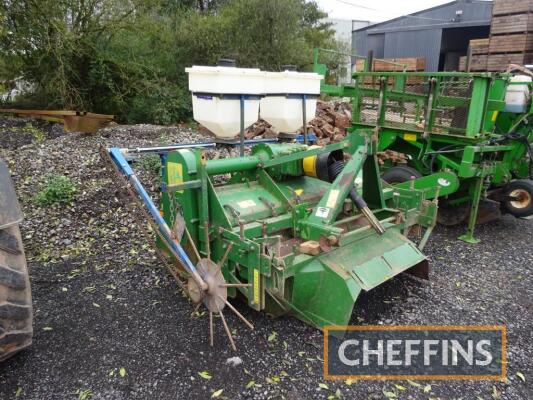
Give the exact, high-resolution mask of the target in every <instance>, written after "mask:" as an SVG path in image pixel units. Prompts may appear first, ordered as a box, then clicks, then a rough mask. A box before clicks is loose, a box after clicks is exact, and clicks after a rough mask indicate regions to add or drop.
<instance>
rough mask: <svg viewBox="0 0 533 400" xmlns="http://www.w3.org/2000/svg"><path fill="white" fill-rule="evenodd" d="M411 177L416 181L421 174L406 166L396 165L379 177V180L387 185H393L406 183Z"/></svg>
mask: <svg viewBox="0 0 533 400" xmlns="http://www.w3.org/2000/svg"><path fill="white" fill-rule="evenodd" d="M413 176H414V177H415V179H417V178H421V177H422V174H421V173H420V172H418V171H417V170H416V169H414V168H412V167H409V166H407V165H397V166H395V167H392V168H389V169H388V170H386V171H385V172H384V173H383V175H381V179H383V180H384V181H385V182H387V183H390V184H391V185H394V184H396V183H403V182H407V181H409V180H410V179H411V177H413Z"/></svg>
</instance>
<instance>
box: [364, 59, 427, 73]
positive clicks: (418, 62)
mask: <svg viewBox="0 0 533 400" xmlns="http://www.w3.org/2000/svg"><path fill="white" fill-rule="evenodd" d="M355 67H356V71H364V69H365V60H357V62H356V63H355ZM425 69H426V59H425V57H408V58H386V59H375V60H373V62H372V71H380V72H401V71H404V70H405V71H409V72H416V71H425Z"/></svg>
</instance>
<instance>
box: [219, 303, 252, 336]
mask: <svg viewBox="0 0 533 400" xmlns="http://www.w3.org/2000/svg"><path fill="white" fill-rule="evenodd" d="M218 297H219V298H220V299H221V300H224V303H226V305H227V306H228V307H229V308H230V310H231V311H233V312H234V313H235V315H237V317H239V318H240V319H241V321H242V322H244V323H245V324H246V325H247V326H248V328H250V329H251V330H254V326H253V325H252V324H251V323H250V321H248V320H247V319H246V318H244V316H243V315H242V314H241V313H240V312H239V311H237V309H236V308H235V307H233V306H232V305H231V303H230V302H229V301H227V300H226V299H224V298H223V297H221V296H218Z"/></svg>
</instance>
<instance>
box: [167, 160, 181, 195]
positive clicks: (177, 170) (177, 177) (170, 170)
mask: <svg viewBox="0 0 533 400" xmlns="http://www.w3.org/2000/svg"><path fill="white" fill-rule="evenodd" d="M167 176H168V184H169V185H179V184H181V183H183V165H181V164H180V163H176V162H170V161H169V162H168V163H167ZM178 193H183V190H178Z"/></svg>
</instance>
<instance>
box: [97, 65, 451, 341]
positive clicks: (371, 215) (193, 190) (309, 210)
mask: <svg viewBox="0 0 533 400" xmlns="http://www.w3.org/2000/svg"><path fill="white" fill-rule="evenodd" d="M187 71H188V72H189V78H190V79H189V86H190V88H191V90H192V91H193V104H194V107H195V110H194V114H195V118H196V119H197V120H201V121H202V123H204V124H207V125H209V126H210V129H212V130H213V131H214V133H215V135H216V136H217V137H218V139H223V141H224V143H228V137H230V136H235V135H236V134H237V133H239V131H240V133H241V135H240V137H241V141H240V145H241V156H240V157H235V158H219V159H212V160H207V158H206V152H205V149H204V147H206V146H207V145H206V144H205V143H203V144H194V145H190V146H188V145H185V144H178V145H174V146H165V147H159V148H151V149H150V148H143V149H118V148H111V149H107V150H106V149H104V151H103V155H104V157H105V158H106V159H107V160H108V161H109V162H110V165H111V166H112V168H113V169H115V170H116V171H117V173H118V176H119V177H122V178H126V179H125V180H126V182H125V184H126V185H127V187H128V190H129V192H130V193H131V194H132V195H133V197H134V198H135V199H136V201H137V202H139V200H142V203H143V208H144V210H145V213H144V214H145V216H147V217H148V219H149V220H150V221H151V223H152V226H153V228H154V231H155V232H156V233H157V236H158V240H157V246H158V248H159V249H160V250H161V253H163V254H165V255H166V256H168V257H167V258H169V259H170V260H171V261H173V263H174V264H175V265H177V266H178V269H177V270H175V269H172V270H171V271H172V272H173V274H174V276H175V277H176V279H178V281H179V282H182V283H183V287H184V289H185V291H186V292H187V293H188V295H189V297H190V298H191V300H192V302H193V303H194V304H195V305H196V307H200V306H201V305H202V304H203V305H204V306H205V307H206V308H207V310H208V311H209V321H210V324H209V327H210V328H209V331H210V342H211V344H213V313H219V314H220V317H221V321H222V323H223V325H224V328H225V331H226V334H227V335H228V338H229V341H230V344H231V346H232V347H233V348H235V344H234V342H233V337H232V335H231V331H230V329H229V327H228V325H227V322H226V319H225V318H224V313H223V310H224V309H225V308H226V307H227V308H229V309H230V310H232V311H233V312H234V313H235V314H236V315H237V316H238V317H239V318H240V319H241V320H242V321H243V322H244V323H245V324H246V325H248V326H249V327H250V328H252V327H253V326H252V324H251V323H250V322H248V321H247V320H246V319H245V318H244V317H243V316H242V315H241V314H240V313H239V312H238V311H237V310H236V309H235V308H234V307H233V306H232V305H231V304H230V303H229V301H228V298H235V297H240V298H241V299H242V300H243V301H244V302H246V304H248V306H249V307H251V308H252V309H254V310H257V311H266V312H268V313H269V314H271V315H273V316H280V315H285V314H290V315H294V316H296V317H297V318H299V319H301V320H302V321H305V322H306V323H308V324H311V325H312V326H315V327H318V328H322V327H324V326H326V325H346V324H348V323H349V321H350V317H351V314H352V310H353V307H354V304H355V302H356V300H357V298H358V296H359V295H360V293H361V292H362V291H368V290H371V289H373V288H375V287H376V286H378V285H380V284H382V283H383V282H385V281H388V280H389V279H392V278H393V277H394V276H396V275H398V274H400V273H402V272H407V273H410V274H413V275H415V276H417V277H419V278H426V279H427V278H428V263H427V260H426V257H425V256H424V255H423V254H422V249H423V247H424V245H425V243H426V242H427V240H428V238H429V236H430V234H431V231H432V229H433V227H434V225H435V221H436V217H437V208H438V204H437V198H438V197H439V195H448V194H450V193H452V191H453V190H455V189H456V188H457V186H458V185H459V181H458V179H457V177H456V175H455V174H453V173H449V172H447V171H442V172H440V173H438V174H436V175H433V176H431V177H421V178H419V179H414V180H411V181H410V182H409V183H408V184H407V185H406V186H405V187H392V186H391V185H387V186H386V187H385V186H383V185H382V181H381V178H380V175H379V167H378V160H377V151H378V142H377V136H376V135H375V131H373V130H372V129H368V128H361V129H352V130H351V132H350V133H349V134H348V136H347V137H346V138H345V139H344V140H343V141H341V142H339V143H335V144H331V145H328V146H325V147H319V146H310V145H308V144H307V142H308V141H309V140H310V136H311V135H307V132H306V130H305V129H304V134H303V135H302V136H303V137H302V138H301V140H303V142H304V143H301V141H299V140H298V137H297V136H296V135H294V134H291V133H290V132H287V131H296V130H297V129H298V128H299V127H300V126H302V125H303V126H306V117H312V116H313V115H314V114H315V111H316V98H317V95H318V93H319V90H320V76H319V75H318V74H309V73H307V74H305V73H304V74H300V73H298V72H295V71H292V70H286V71H284V72H279V73H273V72H266V73H265V72H262V71H259V70H257V69H239V68H235V67H232V66H229V67H228V66H222V67H220V66H219V67H193V68H190V69H188V70H187ZM258 80H259V81H258ZM243 93H244V94H243ZM260 107H261V110H262V111H261V112H262V115H263V114H264V115H266V116H268V117H269V118H270V121H271V123H272V124H277V126H278V129H279V130H280V131H281V132H285V133H286V134H287V135H284V137H285V138H288V139H287V140H289V142H279V143H266V142H262V143H256V144H255V145H254V146H253V147H252V148H251V151H250V152H249V154H248V155H244V154H245V152H244V145H245V144H246V143H245V141H244V139H243V138H244V135H243V129H244V127H246V126H248V125H249V124H251V123H253V122H254V121H255V120H256V119H257V118H258V112H259V108H260ZM284 130H285V131H284ZM237 144H238V142H237ZM249 144H250V143H249ZM141 153H143V154H146V153H155V154H159V156H160V159H161V163H162V168H161V180H162V185H161V193H160V196H159V204H157V205H156V203H155V202H154V201H153V200H152V199H151V198H150V196H149V195H148V193H147V192H146V190H145V189H144V188H143V186H142V184H141V183H140V181H139V179H138V178H137V176H136V175H135V173H134V171H133V169H132V167H131V166H130V164H129V163H128V160H131V159H135V157H136V156H138V155H139V154H141ZM442 182H445V183H446V184H442ZM419 187H421V188H422V189H419ZM414 226H416V227H419V228H420V229H419V232H420V233H421V232H422V230H423V228H426V229H425V233H424V235H423V237H422V236H421V240H420V242H419V244H418V245H416V244H415V243H413V242H412V241H411V240H409V239H408V238H407V235H408V232H410V230H411V228H412V227H414Z"/></svg>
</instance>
